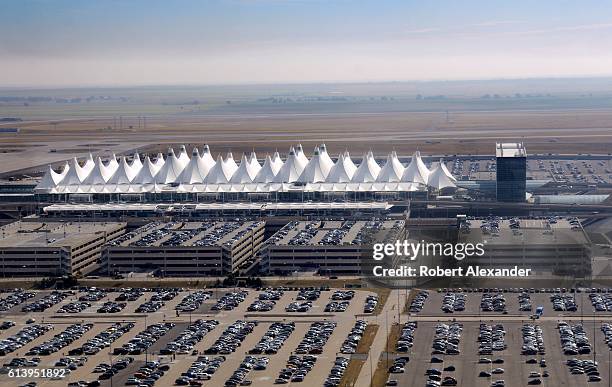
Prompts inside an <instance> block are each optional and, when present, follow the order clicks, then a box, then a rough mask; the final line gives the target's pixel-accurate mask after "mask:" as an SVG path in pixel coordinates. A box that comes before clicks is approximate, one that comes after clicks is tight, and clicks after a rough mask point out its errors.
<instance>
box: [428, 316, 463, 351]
mask: <svg viewBox="0 0 612 387" xmlns="http://www.w3.org/2000/svg"><path fill="white" fill-rule="evenodd" d="M462 332H463V324H461V323H458V322H452V323H449V324H445V323H438V324H436V333H435V335H434V340H433V344H432V352H431V354H432V355H443V354H446V355H459V354H460V350H459V343H460V341H461V334H462Z"/></svg>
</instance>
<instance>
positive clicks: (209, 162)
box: [200, 144, 215, 170]
mask: <svg viewBox="0 0 612 387" xmlns="http://www.w3.org/2000/svg"><path fill="white" fill-rule="evenodd" d="M200 157H201V158H202V161H204V164H205V165H206V167H207V168H208V169H209V170H210V169H211V168H212V167H214V166H215V159H214V158H213V157H212V155H211V154H210V148H209V147H208V145H206V144H204V147H203V148H202V153H201V154H200Z"/></svg>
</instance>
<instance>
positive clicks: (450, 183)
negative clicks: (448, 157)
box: [427, 160, 456, 189]
mask: <svg viewBox="0 0 612 387" xmlns="http://www.w3.org/2000/svg"><path fill="white" fill-rule="evenodd" d="M455 181H456V180H455V178H454V177H453V176H452V175H451V174H450V173H449V172H448V169H447V168H446V166H445V165H444V161H442V160H440V162H439V163H438V165H437V166H436V167H435V168H434V170H433V171H432V172H431V174H430V175H429V180H428V183H427V184H428V185H429V186H430V187H433V188H435V189H442V188H447V187H456V185H455Z"/></svg>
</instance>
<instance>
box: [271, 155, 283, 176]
mask: <svg viewBox="0 0 612 387" xmlns="http://www.w3.org/2000/svg"><path fill="white" fill-rule="evenodd" d="M272 164H273V168H272V170H274V169H275V168H276V173H278V170H279V169H281V168H282V167H283V160H282V159H281V157H280V155H279V154H278V151H276V152H274V155H273V156H272Z"/></svg>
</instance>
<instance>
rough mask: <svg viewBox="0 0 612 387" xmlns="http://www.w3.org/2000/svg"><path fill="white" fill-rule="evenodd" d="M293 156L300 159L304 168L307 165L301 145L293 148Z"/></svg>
mask: <svg viewBox="0 0 612 387" xmlns="http://www.w3.org/2000/svg"><path fill="white" fill-rule="evenodd" d="M295 155H296V156H297V157H298V159H300V162H301V163H302V164H303V165H304V166H306V164H308V157H306V153H304V148H302V144H297V145H296V146H295Z"/></svg>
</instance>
